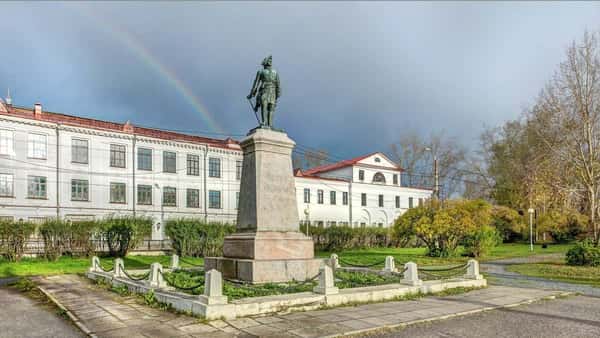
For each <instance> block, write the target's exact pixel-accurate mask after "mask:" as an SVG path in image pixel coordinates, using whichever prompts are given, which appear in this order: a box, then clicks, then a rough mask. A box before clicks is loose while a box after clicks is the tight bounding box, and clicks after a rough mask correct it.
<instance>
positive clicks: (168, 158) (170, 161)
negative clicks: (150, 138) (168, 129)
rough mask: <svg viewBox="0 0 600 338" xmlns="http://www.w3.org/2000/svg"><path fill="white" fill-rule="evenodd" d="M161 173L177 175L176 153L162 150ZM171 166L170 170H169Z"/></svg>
mask: <svg viewBox="0 0 600 338" xmlns="http://www.w3.org/2000/svg"><path fill="white" fill-rule="evenodd" d="M162 162H163V163H162V164H163V166H162V167H163V170H162V172H163V173H167V174H176V173H177V152H175V151H169V150H163V156H162ZM171 166H172V168H171Z"/></svg>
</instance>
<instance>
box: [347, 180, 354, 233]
mask: <svg viewBox="0 0 600 338" xmlns="http://www.w3.org/2000/svg"><path fill="white" fill-rule="evenodd" d="M353 180H354V178H351V179H350V185H349V187H348V216H349V217H348V220H349V222H350V227H351V228H354V223H353V222H352V181H353Z"/></svg>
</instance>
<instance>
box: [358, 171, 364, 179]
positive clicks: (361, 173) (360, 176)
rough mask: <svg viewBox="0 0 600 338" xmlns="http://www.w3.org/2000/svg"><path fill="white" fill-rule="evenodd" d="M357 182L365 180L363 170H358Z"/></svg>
mask: <svg viewBox="0 0 600 338" xmlns="http://www.w3.org/2000/svg"><path fill="white" fill-rule="evenodd" d="M358 180H359V181H364V180H365V171H364V170H359V171H358Z"/></svg>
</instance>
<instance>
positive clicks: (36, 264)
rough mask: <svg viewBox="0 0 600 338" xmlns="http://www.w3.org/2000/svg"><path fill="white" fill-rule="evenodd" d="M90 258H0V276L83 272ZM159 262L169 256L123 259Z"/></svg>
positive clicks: (108, 261)
mask: <svg viewBox="0 0 600 338" xmlns="http://www.w3.org/2000/svg"><path fill="white" fill-rule="evenodd" d="M91 261H92V260H91V258H85V257H83V258H75V257H61V258H60V259H58V260H57V261H56V262H51V261H47V260H45V259H43V258H23V259H21V261H19V262H8V261H5V260H2V259H0V278H2V277H15V276H40V275H44V276H47V275H60V274H66V273H83V272H85V271H87V269H89V267H90V266H91V264H92V263H91ZM183 261H187V262H190V263H192V264H194V265H196V264H197V265H202V264H203V263H204V261H203V259H202V258H192V257H185V258H180V260H179V264H180V265H181V266H183V267H185V266H189V265H188V264H185V263H184V262H183ZM100 262H101V264H102V266H103V267H104V268H106V269H109V268H111V267H112V266H113V265H114V258H110V257H107V258H106V257H105V258H100ZM154 262H159V263H161V264H162V265H163V266H165V267H168V266H169V265H170V264H171V256H165V255H162V256H127V257H125V259H124V263H125V269H127V270H129V269H144V268H149V267H150V264H152V263H154Z"/></svg>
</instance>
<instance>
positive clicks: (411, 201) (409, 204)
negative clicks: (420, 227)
mask: <svg viewBox="0 0 600 338" xmlns="http://www.w3.org/2000/svg"><path fill="white" fill-rule="evenodd" d="M412 207H413V198H412V197H409V198H408V208H409V209H410V208H412Z"/></svg>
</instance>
